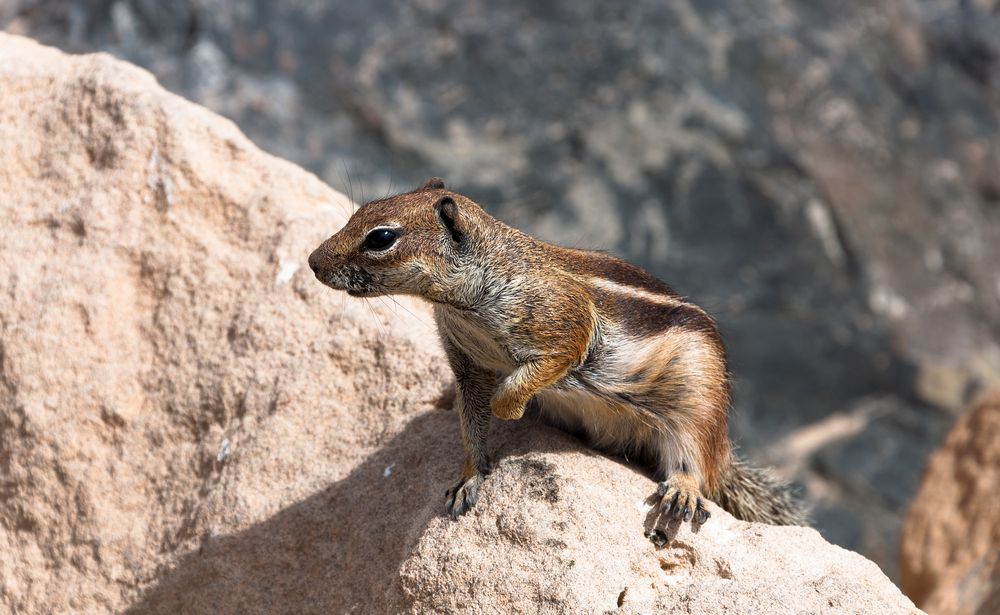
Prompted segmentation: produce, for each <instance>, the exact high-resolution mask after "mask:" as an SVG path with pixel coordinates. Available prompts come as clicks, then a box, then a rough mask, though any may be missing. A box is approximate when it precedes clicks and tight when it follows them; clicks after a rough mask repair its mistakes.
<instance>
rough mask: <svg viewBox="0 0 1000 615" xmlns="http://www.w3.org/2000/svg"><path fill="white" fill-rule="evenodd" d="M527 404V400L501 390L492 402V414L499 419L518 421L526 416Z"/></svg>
mask: <svg viewBox="0 0 1000 615" xmlns="http://www.w3.org/2000/svg"><path fill="white" fill-rule="evenodd" d="M526 404H527V402H526V401H525V400H523V399H521V398H520V397H517V396H515V395H512V394H511V393H508V392H507V391H505V390H503V389H501V390H499V391H497V393H496V395H494V396H493V399H491V400H490V412H492V413H493V416H495V417H497V418H498V419H503V420H505V421H516V420H517V419H519V418H521V417H522V416H524V407H525V405H526Z"/></svg>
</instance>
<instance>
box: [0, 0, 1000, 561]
mask: <svg viewBox="0 0 1000 615" xmlns="http://www.w3.org/2000/svg"><path fill="white" fill-rule="evenodd" d="M7 6H8V8H7V9H6V10H3V9H0V26H2V27H5V28H8V29H9V30H11V31H15V32H22V33H27V34H29V35H31V36H33V37H37V38H39V39H40V40H43V41H46V42H48V43H50V44H53V45H58V46H60V47H62V48H64V49H69V50H74V51H85V50H105V51H109V52H112V53H114V54H115V55H117V56H119V57H122V58H125V59H127V60H130V61H132V62H135V63H137V64H139V65H141V66H144V67H146V68H148V69H149V70H151V71H152V72H153V73H154V74H155V75H156V76H157V77H158V78H159V79H160V81H161V82H162V83H164V84H165V85H166V86H167V88H168V89H170V90H173V91H176V92H179V93H182V94H183V95H184V96H185V97H187V98H189V99H192V100H194V101H196V102H199V103H202V104H204V105H206V106H208V107H209V108H211V109H213V110H215V111H217V112H219V113H222V114H223V115H226V116H228V117H230V118H233V119H234V120H236V121H237V122H238V123H239V125H240V126H241V127H242V128H243V129H244V130H246V131H247V132H248V134H249V135H250V137H251V138H252V139H253V140H254V141H255V142H257V143H260V144H262V145H263V146H264V147H265V148H266V149H267V150H268V151H272V152H275V153H277V154H279V155H281V156H284V157H286V158H289V159H291V160H293V161H294V162H297V163H299V164H302V165H303V166H305V167H306V168H308V169H310V170H312V171H314V172H315V173H317V174H318V175H320V176H321V177H322V178H323V179H324V180H325V181H326V182H328V183H330V184H332V185H334V186H335V187H340V188H341V189H342V190H343V191H348V190H350V191H353V192H355V193H356V194H355V196H357V197H358V198H359V199H362V197H364V196H368V195H371V194H382V193H385V192H387V191H389V190H390V186H391V185H393V184H394V185H395V186H396V187H399V186H405V185H415V184H416V182H419V181H422V180H423V179H425V178H426V177H430V176H435V175H437V176H441V177H444V178H446V179H447V180H448V181H449V182H450V183H451V184H452V185H455V186H459V187H461V188H462V189H463V190H464V191H466V192H469V193H470V194H472V195H473V196H475V197H477V198H478V199H479V200H480V201H481V202H482V203H484V204H485V205H486V206H487V207H489V208H490V209H491V211H492V212H493V213H495V214H498V215H500V216H502V217H504V218H506V219H507V220H509V221H511V222H512V223H514V224H515V225H517V226H519V227H521V228H523V229H524V230H527V231H529V232H531V233H533V234H536V235H540V236H543V237H546V238H549V239H553V240H556V241H559V242H564V243H573V244H577V245H580V246H585V247H595V248H607V249H610V250H612V251H614V252H616V253H618V254H620V255H622V256H624V257H626V258H628V259H630V260H632V261H635V262H638V263H640V264H642V265H645V266H646V267H648V268H649V269H650V270H652V271H653V272H654V273H656V274H657V275H659V276H660V277H662V278H664V279H665V280H667V281H668V282H670V283H671V284H673V285H674V286H675V287H676V288H677V289H678V290H679V291H680V292H682V293H684V294H686V295H689V296H690V297H692V298H693V299H694V300H695V301H697V302H699V303H701V304H703V305H705V306H706V307H708V308H709V309H710V310H711V311H712V312H713V313H715V314H716V315H717V317H718V318H719V320H720V322H721V324H722V328H723V333H724V335H725V336H726V339H727V343H728V347H729V350H730V353H731V358H732V362H731V364H732V369H733V372H734V374H735V376H736V379H737V386H736V402H737V411H736V412H735V413H734V418H733V430H734V434H735V435H736V436H737V438H738V440H739V442H740V444H741V446H742V448H743V450H744V452H746V453H747V454H749V455H751V456H755V457H758V458H765V457H769V458H770V459H768V460H769V461H773V462H779V463H782V464H788V463H791V461H794V465H795V468H797V470H798V475H797V476H798V478H799V480H800V481H802V482H804V483H806V484H807V485H808V486H809V487H810V489H809V493H810V494H811V495H812V496H813V497H814V498H815V499H816V500H817V502H816V504H817V506H816V519H817V522H818V524H819V525H820V528H821V531H823V532H824V535H825V536H827V537H828V538H830V539H833V540H836V541H838V542H839V543H840V544H842V545H845V546H849V547H850V548H855V549H859V550H862V552H864V553H865V554H866V555H868V556H869V557H872V558H874V559H875V560H876V561H877V562H878V563H879V564H880V565H881V566H882V568H883V569H884V570H886V571H887V572H889V574H890V576H892V574H893V573H892V570H893V569H894V567H895V562H896V559H897V554H898V546H897V544H896V537H897V535H898V527H899V523H900V521H901V518H902V514H903V512H904V511H905V507H906V504H905V502H906V501H908V500H909V499H911V498H912V496H913V493H914V491H913V490H914V489H915V487H916V485H917V484H918V482H919V475H920V469H921V468H922V467H923V464H922V459H923V458H924V457H925V456H926V455H927V454H929V453H930V452H931V451H933V450H934V449H935V448H936V446H937V444H938V442H939V440H940V438H941V437H942V436H943V435H944V433H945V432H946V431H947V428H948V425H949V424H950V421H951V420H952V418H953V416H954V415H957V413H958V412H960V411H961V409H962V408H963V407H964V406H965V405H967V403H969V401H971V398H972V397H974V396H975V394H976V392H977V391H979V390H983V389H984V387H986V386H988V384H989V383H990V382H992V381H998V380H1000V346H998V342H997V340H998V339H1000V277H998V272H997V268H996V263H997V262H1000V207H998V203H1000V182H998V179H997V178H1000V172H998V169H1000V123H998V121H997V118H998V117H1000V106H998V105H1000V96H998V93H1000V61H998V58H1000V4H998V2H997V1H996V0H968V1H963V2H956V1H955V0H872V1H870V2H843V1H842V0H813V1H811V2H807V3H804V2H795V1H792V0H712V1H710V2H709V1H704V0H700V1H695V0H674V1H671V2H662V1H661V0H631V1H630V2H624V3H608V2H605V1H604V0H553V1H549V2H544V3H539V2H537V1H535V0H513V1H509V2H491V1H489V0H421V1H419V2H405V3H399V2H392V1H390V0H371V1H368V2H353V3H352V2H315V1H304V0H268V1H266V2H264V1H257V2H240V3H233V2H229V1H228V0H175V1H173V2H169V3H164V2H156V1H154V0H114V1H111V0H107V1H102V2H78V1H76V0H45V1H40V0H18V1H17V2H14V3H13V4H8V5H7ZM362 200H363V199H362ZM873 405H877V406H879V407H882V408H888V409H890V411H889V414H884V415H883V414H876V415H873V414H871V413H870V411H869V410H870V408H871V407H872V406H873ZM897 410H898V414H897V412H896V411H897ZM869 416H871V417H872V421H874V422H873V423H872V424H871V429H868V428H867V427H865V428H863V429H855V430H845V431H836V430H832V431H829V432H827V434H826V437H824V438H820V439H815V438H813V442H818V443H819V445H818V446H816V447H814V448H812V449H803V448H802V447H801V446H799V445H801V444H802V443H803V442H804V441H805V439H804V438H801V437H799V436H800V435H802V433H803V432H805V433H808V434H809V435H810V437H813V436H815V435H816V434H817V433H818V430H819V429H820V428H823V427H832V426H836V425H835V423H836V424H840V425H847V424H861V423H863V422H864V420H866V417H869ZM828 419H832V421H833V422H832V423H831V422H828ZM914 425H916V426H918V427H917V428H916V429H914V428H913V426H914ZM872 430H876V431H878V432H879V433H880V434H883V436H884V437H881V438H879V439H878V441H877V442H874V444H875V446H871V444H872V437H871V435H870V432H871V431H872ZM776 437H787V438H789V439H790V442H791V441H794V443H795V444H796V446H797V448H796V450H797V455H798V457H796V458H795V459H794V460H789V459H785V458H782V457H779V456H776V455H774V453H773V452H772V451H775V450H785V447H774V446H773V444H774V440H775V438H776ZM894 450H899V451H903V452H904V454H905V458H904V459H903V460H900V459H897V458H895V457H894V456H893V455H892V453H893V451H894ZM844 451H850V455H848V456H846V458H847V459H849V460H850V461H851V463H850V464H849V465H847V466H842V465H841V464H832V463H830V459H831V457H833V456H843V455H842V453H843V452H844ZM917 457H919V458H920V460H917V459H916V458H917ZM761 460H763V459H761ZM887 484H888V485H891V486H892V489H891V492H889V493H888V494H883V490H882V487H883V486H884V485H887ZM845 528H849V529H846V530H845Z"/></svg>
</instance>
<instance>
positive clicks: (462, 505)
mask: <svg viewBox="0 0 1000 615" xmlns="http://www.w3.org/2000/svg"><path fill="white" fill-rule="evenodd" d="M484 478H485V477H484V476H483V475H482V474H479V473H476V474H473V475H472V476H471V477H470V478H462V479H460V480H459V481H458V482H457V483H455V484H454V485H452V486H451V487H449V488H448V490H447V491H445V495H446V496H447V498H448V499H447V500H445V504H444V506H445V509H446V510H447V511H448V514H449V515H451V518H452V519H458V516H459V515H463V514H465V513H466V512H467V511H468V510H469V509H470V508H472V507H473V506H475V505H476V501H477V500H478V499H479V486H480V485H482V484H483V480H484Z"/></svg>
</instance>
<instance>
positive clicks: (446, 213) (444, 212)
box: [434, 196, 462, 243]
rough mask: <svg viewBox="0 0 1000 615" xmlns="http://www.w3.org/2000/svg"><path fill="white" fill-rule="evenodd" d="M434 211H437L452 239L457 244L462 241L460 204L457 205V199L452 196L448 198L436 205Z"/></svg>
mask: <svg viewBox="0 0 1000 615" xmlns="http://www.w3.org/2000/svg"><path fill="white" fill-rule="evenodd" d="M434 210H435V211H437V216H438V219H439V220H441V224H443V225H444V227H445V228H446V229H448V232H449V233H450V234H451V238H452V239H453V240H454V241H455V243H459V242H461V241H462V231H461V229H460V228H459V227H460V226H461V220H459V213H458V204H457V203H455V199H453V198H451V197H450V196H446V197H444V198H443V199H441V200H440V201H438V202H437V204H436V205H434Z"/></svg>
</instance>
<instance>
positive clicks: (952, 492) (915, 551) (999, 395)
mask: <svg viewBox="0 0 1000 615" xmlns="http://www.w3.org/2000/svg"><path fill="white" fill-rule="evenodd" d="M899 570H900V579H901V584H902V587H903V590H904V591H905V592H906V594H907V595H908V596H910V597H911V598H913V600H914V602H916V603H917V604H920V605H922V606H923V608H925V609H926V610H927V612H928V613H934V614H942V615H944V614H949V615H951V614H954V615H959V614H970V615H971V614H979V613H981V614H984V615H985V614H986V613H1000V390H996V391H994V392H993V393H992V394H989V395H987V396H985V397H984V398H983V399H982V400H981V401H980V402H979V403H977V404H975V405H974V406H973V407H972V408H971V409H970V410H968V411H967V412H966V413H965V414H963V415H962V417H961V418H959V420H958V422H957V423H956V424H955V426H954V427H953V428H952V430H951V432H950V433H949V434H948V436H947V437H946V438H945V440H944V442H943V443H942V445H941V448H940V449H939V450H938V451H936V452H935V453H934V454H933V455H932V456H931V458H930V459H929V460H928V462H927V468H926V470H925V471H924V477H923V481H922V482H921V486H920V491H919V492H918V493H917V496H916V498H915V499H914V501H913V505H912V506H911V508H910V511H909V513H908V514H907V516H906V520H905V521H904V523H903V531H902V534H901V537H900V565H899Z"/></svg>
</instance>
